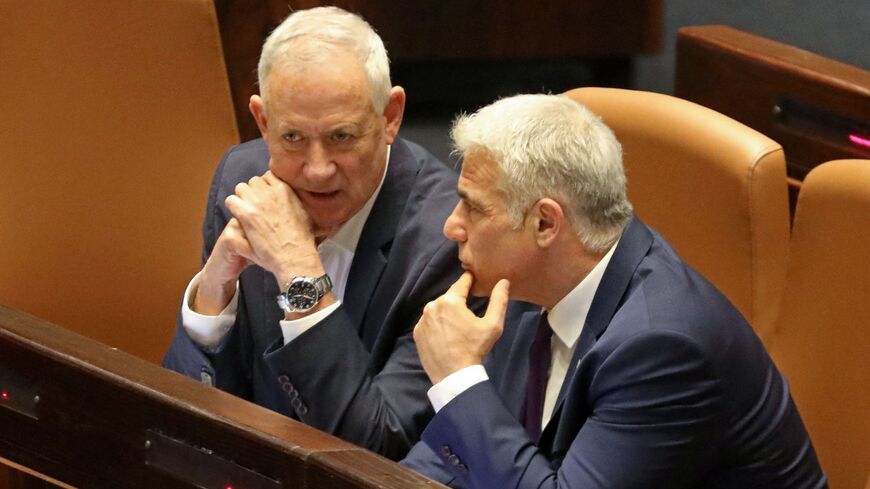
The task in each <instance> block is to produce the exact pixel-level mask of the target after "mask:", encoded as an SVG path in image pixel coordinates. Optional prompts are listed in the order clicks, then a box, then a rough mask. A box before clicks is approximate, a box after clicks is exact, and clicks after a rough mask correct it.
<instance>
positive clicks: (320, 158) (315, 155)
mask: <svg viewBox="0 0 870 489" xmlns="http://www.w3.org/2000/svg"><path fill="white" fill-rule="evenodd" d="M335 170H336V167H335V162H334V161H333V160H332V156H331V154H330V153H329V151H328V150H327V148H325V147H324V145H323V144H321V143H320V142H312V144H311V145H310V146H309V148H308V154H307V155H306V157H305V163H304V164H303V167H302V171H303V173H304V174H305V179H306V180H308V181H310V182H318V181H320V182H322V181H326V180H329V179H330V178H332V176H333V175H335Z"/></svg>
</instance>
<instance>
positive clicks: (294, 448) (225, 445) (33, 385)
mask: <svg viewBox="0 0 870 489" xmlns="http://www.w3.org/2000/svg"><path fill="white" fill-rule="evenodd" d="M0 379H3V383H4V384H5V385H6V387H4V389H6V390H7V391H8V392H9V394H10V396H11V397H10V399H12V398H13V397H15V396H18V398H17V402H18V403H17V404H16V403H15V402H13V401H12V400H10V399H6V400H3V401H0V457H3V458H5V459H7V460H10V461H12V462H14V463H16V464H19V465H21V466H24V467H28V468H30V469H32V470H34V471H36V472H38V473H40V474H45V475H46V476H48V477H51V478H54V479H57V480H59V481H62V482H63V483H66V484H70V485H72V486H75V487H98V488H102V487H106V488H115V487H125V488H143V489H145V488H153V487H162V488H165V489H171V488H189V487H197V486H196V485H195V484H194V483H193V482H191V481H190V477H192V475H193V474H194V473H196V470H194V469H196V466H195V465H194V463H196V464H198V465H199V464H201V465H207V464H213V466H214V467H215V468H214V469H210V470H209V471H207V472H208V473H209V475H214V474H215V473H218V474H221V475H225V477H226V482H227V485H229V483H231V482H232V481H233V480H234V475H233V474H238V473H243V474H244V475H246V476H249V479H251V478H253V479H257V480H260V481H262V482H263V485H261V486H260V487H288V488H289V487H294V488H296V487H298V488H327V489H328V488H334V489H350V488H384V489H389V488H395V489H399V488H415V487H416V488H421V487H441V486H439V485H437V484H434V483H432V482H431V481H428V480H426V479H424V478H423V477H421V476H418V475H416V474H414V473H413V472H410V471H408V470H407V469H404V468H402V467H400V466H399V465H398V464H395V463H393V462H391V461H389V460H387V459H385V458H383V457H380V456H378V455H376V454H374V453H372V452H368V451H366V450H364V449H362V448H359V447H356V446H354V445H351V444H349V443H346V442H344V441H341V440H339V439H337V438H334V437H332V436H330V435H327V434H325V433H322V432H319V431H317V430H315V429H313V428H311V427H309V426H306V425H304V424H301V423H298V422H295V421H293V420H291V419H289V418H286V417H284V416H281V415H279V414H277V413H274V412H272V411H269V410H267V409H264V408H262V407H259V406H256V405H254V404H251V403H249V402H247V401H244V400H242V399H239V398H237V397H234V396H232V395H229V394H226V393H224V392H221V391H219V390H217V389H213V388H210V387H206V386H204V385H202V384H199V383H197V382H195V381H193V380H191V379H188V378H186V377H183V376H181V375H178V374H176V373H174V372H170V371H167V370H164V369H161V368H160V367H157V366H155V365H153V364H150V363H148V362H146V361H144V360H140V359H138V358H136V357H133V356H131V355H128V354H126V353H123V352H121V351H118V350H114V349H111V348H109V347H106V346H104V345H101V344H99V343H97V342H94V341H92V340H90V339H87V338H85V337H83V336H79V335H76V334H74V333H72V332H70V331H67V330H64V329H62V328H60V327H57V326H54V325H52V324H49V323H47V322H44V321H42V320H39V319H37V318H34V317H32V316H28V315H26V314H24V313H21V312H18V311H15V310H13V309H10V308H7V307H5V306H0ZM37 396H38V400H37V399H36V397H37ZM167 440H168V442H167ZM164 447H168V448H171V449H172V450H173V453H172V454H170V455H171V457H168V458H167V457H160V456H158V455H160V453H159V452H155V451H157V450H164V449H166V448H164ZM179 449H180V450H181V452H182V453H183V454H184V456H178V455H177V453H178V450H179ZM185 458H186V459H187V461H185V460H183V459H185ZM161 459H163V460H164V461H165V460H169V461H170V462H173V461H175V460H177V461H178V462H179V466H178V470H177V472H176V473H175V475H172V474H170V473H169V472H168V471H167V470H166V469H165V468H160V467H158V466H157V465H158V464H160V463H162V462H161ZM251 472H255V473H256V474H252V473H251ZM257 474H259V475H257ZM270 480H271V481H273V482H269V481H270ZM27 487H33V486H27ZM205 487H210V486H205Z"/></svg>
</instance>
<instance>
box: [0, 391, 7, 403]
mask: <svg viewBox="0 0 870 489" xmlns="http://www.w3.org/2000/svg"><path fill="white" fill-rule="evenodd" d="M0 397H2V398H3V400H4V401H8V400H9V393H8V392H6V391H3V392H0Z"/></svg>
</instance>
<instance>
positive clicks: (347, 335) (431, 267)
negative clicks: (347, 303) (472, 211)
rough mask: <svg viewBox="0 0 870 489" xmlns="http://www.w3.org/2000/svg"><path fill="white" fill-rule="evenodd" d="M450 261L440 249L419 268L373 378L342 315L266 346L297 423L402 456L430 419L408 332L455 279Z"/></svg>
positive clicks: (448, 249)
mask: <svg viewBox="0 0 870 489" xmlns="http://www.w3.org/2000/svg"><path fill="white" fill-rule="evenodd" d="M455 260H456V249H455V247H454V246H452V245H451V244H449V242H445V243H444V245H443V246H441V247H440V248H439V249H438V250H437V251H436V253H435V254H434V256H433V257H432V258H431V260H430V261H429V263H428V264H427V265H426V266H425V268H424V272H423V274H422V275H421V276H420V277H419V279H418V280H417V283H416V284H415V285H414V287H413V292H412V293H411V294H409V295H408V298H407V299H406V301H408V303H407V306H406V309H407V310H408V313H407V314H408V320H405V321H401V323H402V324H403V325H404V326H403V327H404V331H403V332H402V334H401V335H399V337H398V339H397V340H396V342H395V345H394V347H393V350H392V352H390V354H389V358H388V359H387V361H386V363H385V364H384V366H383V368H382V369H380V370H379V371H376V372H375V371H372V367H371V366H372V363H373V362H372V359H371V356H372V354H371V353H370V352H369V351H368V349H367V348H366V347H365V345H364V344H363V342H362V341H361V340H360V338H359V335H358V333H357V327H356V326H355V325H354V324H353V322H352V321H351V319H350V317H349V316H348V314H347V312H346V311H345V310H344V308H343V307H339V308H338V310H336V311H335V312H334V313H333V314H330V316H329V317H327V318H326V319H325V320H324V321H322V322H320V323H318V324H317V326H315V327H313V328H311V329H309V330H308V331H306V332H305V333H303V334H301V335H300V336H299V337H297V338H296V339H295V340H293V341H292V342H290V343H289V344H287V345H283V346H282V345H281V342H280V341H278V342H276V343H275V344H273V346H272V347H271V348H270V349H269V350H268V351H267V352H266V361H267V363H268V364H269V366H270V367H271V369H272V370H273V372H274V373H275V374H276V375H278V376H280V375H286V376H287V378H288V381H289V382H290V384H291V385H290V386H286V387H285V388H287V389H291V388H292V389H293V390H295V391H296V392H297V393H298V398H299V400H300V401H299V403H297V406H298V407H300V408H302V409H299V408H297V409H296V413H297V414H298V415H299V418H300V419H301V420H302V421H304V422H305V423H306V424H309V425H311V426H314V427H316V428H318V429H320V430H322V431H326V432H328V433H332V434H335V435H336V436H338V437H340V438H343V439H345V440H348V441H350V442H353V443H356V444H358V445H361V446H364V447H367V448H369V449H371V450H374V451H376V452H378V453H381V454H383V455H385V456H387V457H390V458H393V459H398V458H400V457H402V456H403V455H404V454H405V453H407V451H408V450H409V449H410V447H411V446H412V444H413V443H414V442H416V441H417V440H418V439H419V436H420V430H421V429H422V427H424V426H425V425H426V422H427V421H428V419H429V418H430V417H431V416H432V414H433V412H432V408H431V406H430V405H429V401H428V399H427V398H426V396H425V392H426V390H427V389H428V388H429V387H431V383H430V381H429V379H428V377H427V375H426V373H425V371H424V370H423V367H422V365H421V364H420V359H419V357H418V355H417V347H416V345H415V344H414V340H413V336H412V333H413V327H414V325H416V323H417V319H419V317H420V315H421V314H422V308H423V306H425V304H426V303H428V302H429V301H431V300H433V299H435V298H436V297H438V296H439V295H440V294H442V293H443V292H444V290H446V289H447V287H449V286H450V284H451V283H452V282H453V280H455V279H456V273H457V270H458V269H457V267H456V265H455ZM300 403H301V404H300Z"/></svg>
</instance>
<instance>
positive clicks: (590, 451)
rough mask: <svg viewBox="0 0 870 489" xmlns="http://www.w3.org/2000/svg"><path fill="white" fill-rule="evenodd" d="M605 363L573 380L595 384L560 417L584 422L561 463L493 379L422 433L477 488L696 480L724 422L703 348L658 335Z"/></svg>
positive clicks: (643, 336)
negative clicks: (529, 431) (535, 438)
mask: <svg viewBox="0 0 870 489" xmlns="http://www.w3.org/2000/svg"><path fill="white" fill-rule="evenodd" d="M598 360H599V361H598V362H597V364H598V365H600V367H599V368H598V369H597V370H595V371H590V372H584V371H582V370H580V371H578V374H577V375H581V376H582V375H588V376H589V378H586V379H575V382H574V383H573V386H583V387H582V388H586V389H588V394H587V399H586V401H587V402H586V406H572V408H573V409H576V410H578V411H580V412H563V413H562V418H561V420H560V421H561V422H565V421H566V418H571V417H575V416H576V417H580V418H586V419H585V422H582V427H581V428H580V430H579V432H578V434H577V436H576V438H575V439H574V441H573V443H572V444H571V445H570V449H569V450H568V452H567V453H566V454H565V456H564V459H563V460H562V463H561V466H558V467H556V468H554V466H555V465H558V464H553V463H552V462H551V460H550V459H549V458H548V456H547V455H545V454H544V453H542V452H541V451H540V450H539V449H538V448H537V447H536V446H535V444H534V443H533V442H532V441H531V440H530V439H529V438H528V435H526V433H525V430H524V429H523V427H522V426H521V425H520V423H519V422H518V421H517V420H516V419H515V418H514V417H513V416H512V415H511V413H510V412H509V410H508V409H507V408H506V407H505V406H504V404H503V403H502V402H501V400H500V398H499V396H498V394H497V392H496V390H495V388H494V387H493V385H492V383H491V382H483V383H480V384H477V385H476V386H474V387H472V388H471V389H469V390H468V391H466V392H464V393H462V394H461V395H459V396H458V397H457V398H456V399H454V400H453V401H452V402H450V403H449V404H448V405H447V406H445V407H444V409H442V410H441V411H440V412H439V413H438V415H437V416H435V418H434V419H433V420H432V422H431V423H430V424H429V426H428V427H427V429H426V431H425V432H424V434H423V440H424V441H425V443H426V444H427V445H429V447H430V448H431V449H432V453H433V454H434V456H436V457H438V458H440V459H441V462H442V465H443V466H446V467H448V468H451V469H452V472H453V475H455V476H456V477H457V479H458V480H460V481H462V482H463V483H464V484H465V485H466V486H468V487H471V488H485V487H515V488H540V487H547V488H557V487H559V488H610V489H612V488H633V487H645V488H657V487H662V488H665V487H667V488H680V487H692V486H693V485H696V484H697V483H698V477H699V474H702V473H704V472H705V471H706V470H707V469H708V468H709V463H710V460H711V459H712V454H711V450H713V449H714V448H713V447H715V446H716V439H717V437H718V436H720V433H721V430H720V429H719V428H720V426H721V425H722V423H723V421H724V420H723V419H722V417H721V415H720V413H722V412H723V409H722V405H723V403H724V400H723V399H722V390H721V388H720V385H719V382H718V380H717V376H716V375H715V373H714V372H713V371H712V369H711V367H710V364H709V362H707V361H706V359H705V355H704V353H703V352H702V351H701V350H700V349H699V348H698V347H697V345H695V344H694V343H693V342H692V341H691V340H690V339H689V338H687V337H685V336H681V335H679V334H674V333H663V332H650V333H640V334H638V335H637V336H636V337H634V338H631V339H630V340H629V341H626V342H625V343H623V344H622V345H620V346H619V347H618V348H617V349H615V350H614V351H612V352H611V353H610V354H609V355H608V356H607V358H602V359H598ZM566 407H567V406H566ZM584 409H588V412H582V411H583V410H584ZM480 413H485V414H480ZM418 465H422V464H418ZM436 476H438V474H437V472H436ZM442 477H443V476H442ZM442 481H443V479H442ZM443 482H446V481H443Z"/></svg>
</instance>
